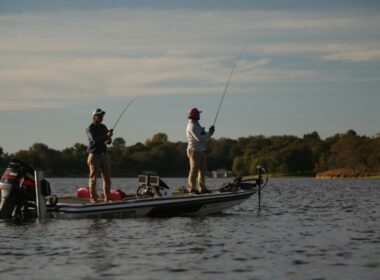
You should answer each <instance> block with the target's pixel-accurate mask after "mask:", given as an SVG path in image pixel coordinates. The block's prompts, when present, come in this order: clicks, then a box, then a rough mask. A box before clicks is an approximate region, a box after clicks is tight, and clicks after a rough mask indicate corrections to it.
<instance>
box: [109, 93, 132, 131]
mask: <svg viewBox="0 0 380 280" xmlns="http://www.w3.org/2000/svg"><path fill="white" fill-rule="evenodd" d="M136 99H137V96H135V97H134V98H133V99H132V100H131V101H129V103H128V104H127V106H125V108H124V110H123V111H122V112H121V114H120V116H119V118H118V119H117V121H116V123H115V125H114V126H113V128H112V131H113V130H115V127H116V126H117V124H118V123H119V121H120V119H121V117H122V116H123V115H124V113H125V111H127V109H128V107H129V106H131V104H132V103H133V102H134V101H135V100H136Z"/></svg>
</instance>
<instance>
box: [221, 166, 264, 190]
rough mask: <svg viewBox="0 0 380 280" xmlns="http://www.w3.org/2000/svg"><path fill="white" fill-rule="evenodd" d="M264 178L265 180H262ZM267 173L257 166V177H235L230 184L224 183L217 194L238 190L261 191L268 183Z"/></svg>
mask: <svg viewBox="0 0 380 280" xmlns="http://www.w3.org/2000/svg"><path fill="white" fill-rule="evenodd" d="M263 176H265V178H263ZM268 177H269V175H268V172H267V171H266V170H265V169H264V168H263V167H261V166H257V176H247V177H237V178H236V179H235V180H234V181H233V182H232V183H231V182H230V183H226V184H225V185H224V186H222V187H221V188H220V189H219V192H234V191H240V190H254V189H256V190H257V191H258V192H259V191H260V190H262V189H263V188H264V187H265V186H266V185H267V183H268Z"/></svg>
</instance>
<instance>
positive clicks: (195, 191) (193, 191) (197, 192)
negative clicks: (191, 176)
mask: <svg viewBox="0 0 380 280" xmlns="http://www.w3.org/2000/svg"><path fill="white" fill-rule="evenodd" d="M190 193H192V194H200V192H199V191H197V190H191V191H190Z"/></svg>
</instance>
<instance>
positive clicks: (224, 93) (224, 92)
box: [212, 44, 248, 126]
mask: <svg viewBox="0 0 380 280" xmlns="http://www.w3.org/2000/svg"><path fill="white" fill-rule="evenodd" d="M247 47H248V44H246V45H245V46H244V48H243V49H242V50H241V52H240V54H239V56H238V58H237V59H236V60H235V63H234V66H233V68H232V70H231V73H230V76H229V77H228V81H227V84H226V87H225V88H224V91H223V95H222V98H221V99H220V102H219V107H218V111H217V112H216V115H215V119H214V122H213V123H212V126H215V123H216V120H217V118H218V116H219V111H220V108H221V107H222V103H223V100H224V96H225V95H226V92H227V89H228V86H229V85H230V82H231V78H232V75H233V74H234V71H235V68H236V66H237V65H238V62H239V60H240V58H241V56H242V55H243V53H244V51H245V50H246V48H247Z"/></svg>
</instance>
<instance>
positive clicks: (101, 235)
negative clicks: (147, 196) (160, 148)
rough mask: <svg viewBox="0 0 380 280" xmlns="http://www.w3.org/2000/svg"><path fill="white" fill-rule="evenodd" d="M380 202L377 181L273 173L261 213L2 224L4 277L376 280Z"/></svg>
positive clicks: (245, 207)
mask: <svg viewBox="0 0 380 280" xmlns="http://www.w3.org/2000/svg"><path fill="white" fill-rule="evenodd" d="M166 181H167V183H169V185H171V186H174V185H184V184H185V179H167V180H166ZM223 181H225V179H212V180H211V179H210V180H209V181H208V182H209V185H210V186H211V187H217V186H219V185H220V184H222V182H223ZM50 182H51V184H52V187H53V191H54V192H55V193H58V194H60V195H63V194H70V193H74V192H75V190H76V186H80V185H85V184H86V179H50ZM113 183H114V185H115V186H118V187H122V186H126V185H129V186H130V185H132V186H133V185H137V180H136V179H113ZM379 201H380V180H314V179H273V180H271V181H270V184H269V186H268V187H267V188H266V189H265V191H264V192H263V209H262V212H261V213H260V214H258V211H257V197H256V196H254V197H252V198H250V199H249V200H248V201H246V202H244V203H243V204H241V205H240V206H237V207H235V208H232V209H230V210H228V211H226V212H225V213H223V214H219V215H216V216H208V217H203V218H187V217H182V218H180V217H174V218H159V219H157V218H155V219H152V218H136V219H101V220H95V219H94V220H92V219H89V220H51V221H48V222H46V223H44V224H37V223H35V222H29V223H24V224H15V223H12V222H4V221H1V222H0V278H1V279H334V280H335V279H345V280H349V279H352V280H356V279H380V207H379Z"/></svg>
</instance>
